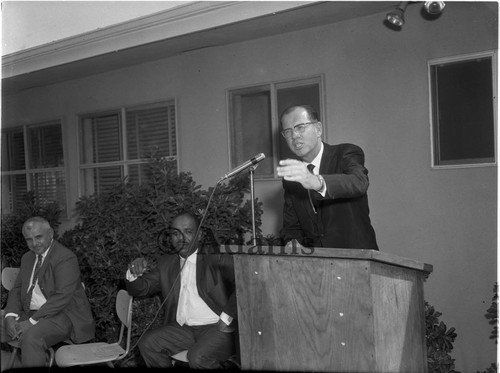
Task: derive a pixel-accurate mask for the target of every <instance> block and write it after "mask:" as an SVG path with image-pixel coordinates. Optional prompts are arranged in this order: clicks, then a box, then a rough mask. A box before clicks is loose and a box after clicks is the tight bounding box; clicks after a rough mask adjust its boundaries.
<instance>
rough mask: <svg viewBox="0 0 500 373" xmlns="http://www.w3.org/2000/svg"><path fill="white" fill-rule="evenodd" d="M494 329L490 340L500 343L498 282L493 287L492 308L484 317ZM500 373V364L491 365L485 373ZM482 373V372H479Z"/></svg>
mask: <svg viewBox="0 0 500 373" xmlns="http://www.w3.org/2000/svg"><path fill="white" fill-rule="evenodd" d="M484 317H486V319H487V320H489V321H488V323H489V324H490V325H492V326H493V329H492V331H491V334H490V339H494V340H495V344H497V343H498V282H495V284H494V285H493V297H492V298H491V306H490V307H489V308H488V309H487V310H486V314H485V315H484ZM497 371H498V363H491V365H490V366H489V367H488V368H487V369H486V370H485V371H484V372H483V373H496V372H497ZM478 373H481V372H478Z"/></svg>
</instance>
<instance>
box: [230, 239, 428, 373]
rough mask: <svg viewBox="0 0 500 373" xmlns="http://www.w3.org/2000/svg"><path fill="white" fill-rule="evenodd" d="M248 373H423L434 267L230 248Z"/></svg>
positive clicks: (334, 253) (333, 253)
mask: <svg viewBox="0 0 500 373" xmlns="http://www.w3.org/2000/svg"><path fill="white" fill-rule="evenodd" d="M225 251H226V252H228V253H231V254H233V256H234V266H235V277H236V295H237V299H238V326H239V338H240V341H239V342H240V351H241V368H242V370H268V371H300V372H303V371H327V372H398V373H399V372H405V373H409V372H419V373H421V372H427V356H426V355H427V354H426V342H425V306H424V296H423V293H424V291H423V287H424V286H423V285H424V280H425V278H426V277H427V276H428V275H429V274H430V273H431V272H432V266H431V265H429V264H425V263H420V262H417V261H414V260H410V259H406V258H402V257H398V256H395V255H392V254H389V253H384V252H380V251H373V250H355V249H334V248H304V247H295V248H290V249H286V248H285V247H272V246H225Z"/></svg>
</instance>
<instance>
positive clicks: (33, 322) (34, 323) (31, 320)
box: [29, 317, 38, 325]
mask: <svg viewBox="0 0 500 373" xmlns="http://www.w3.org/2000/svg"><path fill="white" fill-rule="evenodd" d="M29 320H30V323H31V325H36V324H37V323H38V321H36V320H33V318H31V317H30V318H29Z"/></svg>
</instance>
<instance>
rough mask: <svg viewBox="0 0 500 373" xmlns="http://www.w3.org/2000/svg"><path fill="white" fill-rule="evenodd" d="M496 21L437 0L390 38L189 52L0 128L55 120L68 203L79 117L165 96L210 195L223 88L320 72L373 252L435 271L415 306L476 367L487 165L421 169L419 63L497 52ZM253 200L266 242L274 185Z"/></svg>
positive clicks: (326, 34)
mask: <svg viewBox="0 0 500 373" xmlns="http://www.w3.org/2000/svg"><path fill="white" fill-rule="evenodd" d="M496 15H497V3H496V2H491V3H488V4H485V3H463V2H447V7H446V9H445V12H444V14H443V15H442V16H441V17H440V18H439V19H438V20H434V21H427V20H425V19H424V18H422V17H421V15H420V6H419V5H410V6H409V7H408V9H407V12H406V20H407V23H406V25H405V26H404V28H403V29H402V30H401V31H399V32H397V31H392V30H389V29H388V28H386V27H385V26H384V25H383V24H382V22H383V18H384V14H379V15H375V16H370V17H364V18H361V19H356V20H350V21H345V22H341V23H338V24H333V25H328V26H322V27H317V28H311V29H309V30H305V31H297V32H293V33H289V34H285V35H281V36H275V37H268V38H263V39H259V40H254V41H251V42H244V43H238V44H233V45H229V46H225V47H218V48H210V49H206V50H201V51H196V52H191V53H187V54H184V55H181V56H178V57H175V58H171V59H167V60H160V61H153V62H151V63H148V64H144V65H138V66H135V67H132V68H127V69H123V70H118V71H113V72H109V73H106V74H101V75H99V76H93V77H88V78H85V79H80V80H78V81H69V82H66V83H64V84H57V85H54V86H50V87H45V88H39V89H33V90H30V91H27V92H24V93H22V94H18V95H14V96H10V97H4V98H3V105H2V106H3V116H2V117H3V118H2V125H3V126H11V125H17V124H25V123H33V122H40V121H42V120H47V119H54V118H58V117H59V118H61V119H62V121H63V123H64V145H65V151H66V155H67V172H68V192H69V196H70V197H69V198H70V201H69V202H70V205H71V206H73V205H74V203H75V202H76V201H77V199H78V182H77V177H78V172H77V165H76V160H77V137H76V128H77V115H78V114H80V113H88V112H97V111H99V110H104V109H112V108H116V107H119V106H122V105H136V104H139V103H146V102H151V101H158V100H164V99H170V98H175V99H176V100H177V109H178V123H179V134H178V135H179V149H180V166H181V169H182V170H187V171H191V172H192V173H193V176H194V178H195V180H196V181H197V182H198V183H200V184H202V185H203V186H204V187H209V186H212V185H214V184H215V182H216V181H217V180H218V179H219V178H220V177H221V176H222V175H223V174H224V173H225V172H227V170H228V169H229V160H228V141H227V136H228V130H227V117H226V115H227V114H226V113H227V107H226V98H225V90H226V89H228V88H234V87H240V86H244V85H249V84H256V83H265V82H271V81H280V80H287V79H293V78H300V77H305V76H310V75H315V74H320V73H321V74H324V75H325V88H326V89H325V93H326V118H323V119H324V122H325V123H326V125H327V134H328V138H327V139H326V141H327V142H329V143H339V142H352V143H356V144H358V145H360V146H361V147H362V148H363V149H364V151H365V153H366V159H367V162H366V165H367V168H368V169H369V171H370V174H369V176H370V181H371V186H370V189H369V200H370V207H371V214H372V215H371V216H372V222H373V225H374V227H375V230H376V233H377V238H378V242H379V246H380V249H381V250H383V251H387V252H390V253H393V254H396V255H400V256H403V257H408V258H411V259H415V260H418V261H422V262H426V263H430V264H432V265H433V266H434V272H433V273H432V274H431V276H430V278H429V280H428V281H427V282H426V286H425V297H426V299H427V300H428V301H429V302H430V303H431V304H432V305H434V306H435V307H436V309H437V310H438V311H440V312H442V314H443V316H442V320H443V321H444V322H445V323H446V324H447V325H448V326H449V327H451V326H453V327H455V328H456V329H457V333H458V337H457V339H456V342H455V349H454V352H453V357H454V358H455V359H456V369H457V370H459V371H462V372H475V371H476V370H484V369H486V368H487V367H488V366H489V365H490V363H491V362H493V361H495V358H496V354H495V344H494V343H493V342H492V341H491V340H489V338H488V337H489V334H490V331H491V327H490V326H489V325H488V322H487V320H486V319H485V318H484V314H485V312H486V310H487V308H488V307H489V305H490V302H491V297H492V295H493V293H492V289H493V284H494V282H495V281H496V278H497V277H496V264H497V256H496V253H497V242H496V228H497V169H496V167H480V168H462V169H450V170H432V169H431V159H430V157H431V152H430V129H429V101H428V81H427V60H428V59H434V58H439V57H446V56H454V55H459V54H464V53H467V54H468V53H473V52H481V51H485V50H492V49H496V48H497V18H496ZM483 19H485V21H483ZM257 152H258V150H256V153H257ZM207 155H210V158H208V157H207ZM256 196H257V197H258V198H259V199H260V200H261V201H263V202H264V208H265V214H264V224H263V228H264V231H265V233H274V234H277V233H278V231H279V228H280V225H281V182H280V181H279V180H275V181H266V182H262V181H261V182H257V183H256ZM70 224H71V222H68V223H66V226H68V225H70Z"/></svg>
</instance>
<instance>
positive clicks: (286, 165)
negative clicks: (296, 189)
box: [276, 159, 321, 190]
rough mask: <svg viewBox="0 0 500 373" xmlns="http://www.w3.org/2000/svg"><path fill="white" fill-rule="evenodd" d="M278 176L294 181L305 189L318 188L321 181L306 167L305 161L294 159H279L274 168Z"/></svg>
mask: <svg viewBox="0 0 500 373" xmlns="http://www.w3.org/2000/svg"><path fill="white" fill-rule="evenodd" d="M276 171H277V173H278V176H279V177H283V178H284V179H285V180H287V181H296V182H298V183H300V184H302V186H303V187H304V188H306V189H314V190H316V189H318V188H320V187H321V183H320V181H319V180H318V178H317V177H316V176H315V175H313V174H312V173H311V172H310V171H309V170H308V169H307V163H304V162H301V161H298V160H296V159H284V160H281V161H280V163H279V166H278V167H277V168H276Z"/></svg>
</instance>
